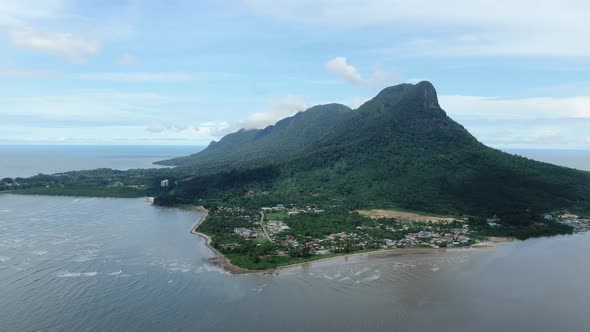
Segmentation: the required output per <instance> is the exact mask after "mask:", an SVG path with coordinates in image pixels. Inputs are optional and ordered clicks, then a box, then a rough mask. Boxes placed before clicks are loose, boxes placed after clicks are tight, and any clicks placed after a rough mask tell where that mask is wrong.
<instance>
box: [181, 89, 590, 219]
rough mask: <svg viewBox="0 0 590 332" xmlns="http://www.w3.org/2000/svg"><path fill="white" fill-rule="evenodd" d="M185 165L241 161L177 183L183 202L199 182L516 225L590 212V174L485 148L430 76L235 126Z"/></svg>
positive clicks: (200, 186)
mask: <svg viewBox="0 0 590 332" xmlns="http://www.w3.org/2000/svg"><path fill="white" fill-rule="evenodd" d="M180 161H182V163H183V164H184V165H191V166H192V167H194V168H195V169H198V168H199V167H201V166H205V167H210V166H211V165H215V164H217V165H226V166H227V165H228V163H235V164H234V165H235V166H234V167H233V171H231V172H226V173H221V174H220V175H219V176H220V177H221V178H222V179H221V180H220V179H219V178H217V179H216V180H215V181H214V182H211V180H212V177H211V176H207V177H203V176H201V177H199V176H196V177H190V178H189V179H187V180H185V181H180V182H179V185H178V187H177V188H175V190H174V192H173V195H176V196H177V197H178V198H180V199H181V200H191V199H194V198H196V197H197V198H198V197H201V196H204V195H208V194H207V192H206V191H203V190H204V189H203V188H206V187H208V186H210V185H211V184H212V183H213V184H214V186H219V188H221V189H220V190H222V191H226V192H232V193H234V194H235V193H240V192H245V191H249V190H252V191H256V190H259V191H260V190H265V191H269V192H272V193H273V196H275V197H280V198H281V199H283V198H287V199H290V200H295V199H297V200H300V201H307V202H309V203H314V202H329V201H331V202H341V203H342V204H346V205H347V207H349V208H351V209H356V208H387V207H392V208H405V209H412V210H420V211H428V212H435V213H448V214H469V215H478V216H492V215H498V216H501V217H502V218H503V219H505V220H508V221H509V222H510V223H514V224H518V223H525V222H528V219H526V218H525V217H526V216H527V215H530V213H531V211H535V213H536V212H538V213H541V212H547V211H554V210H557V209H584V210H590V173H588V172H583V171H578V170H574V169H569V168H565V167H560V166H555V165H551V164H547V163H541V162H537V161H533V160H529V159H526V158H523V157H519V156H515V155H510V154H507V153H504V152H501V151H499V150H496V149H493V148H489V147H487V146H485V145H484V144H482V143H480V142H479V141H478V140H477V139H476V138H474V137H473V136H472V135H471V134H470V133H469V132H468V131H467V130H466V129H465V128H464V127H463V126H461V125H460V124H458V123H457V122H455V121H453V120H452V119H451V118H450V117H448V116H447V114H446V113H445V111H444V110H443V109H442V108H441V107H440V105H439V103H438V98H437V94H436V90H435V89H434V87H433V86H432V84H430V83H429V82H420V83H418V84H415V85H412V84H401V85H397V86H393V87H389V88H386V89H384V90H383V91H381V92H380V93H379V94H378V95H377V96H376V97H374V98H373V99H371V100H370V101H368V102H366V103H365V104H363V105H362V106H361V107H359V108H358V109H356V110H350V109H348V108H346V107H344V106H342V105H327V106H318V107H316V108H312V109H310V110H307V111H306V112H303V113H299V114H297V115H296V116H294V117H291V118H287V119H284V120H282V121H279V122H278V123H277V124H276V125H275V126H271V127H268V128H266V129H263V130H256V131H239V132H237V133H234V134H230V135H228V136H226V137H224V138H223V139H222V140H221V141H220V142H218V143H212V144H211V145H210V146H209V147H208V148H207V149H206V150H204V151H202V152H200V153H197V154H195V155H193V156H190V157H186V159H180ZM176 163H179V162H178V160H177V162H176ZM219 170H222V171H227V170H228V168H219ZM213 178H215V176H213Z"/></svg>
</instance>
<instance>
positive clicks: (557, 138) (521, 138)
mask: <svg viewBox="0 0 590 332" xmlns="http://www.w3.org/2000/svg"><path fill="white" fill-rule="evenodd" d="M439 100H440V104H441V106H442V107H443V108H444V109H445V110H446V111H447V114H448V115H449V116H450V117H452V118H453V119H454V120H456V121H457V122H459V123H461V124H463V125H464V126H465V127H466V128H467V129H468V130H469V131H470V132H471V133H472V134H473V135H474V136H476V137H477V138H478V139H480V140H481V141H482V142H484V143H486V144H492V145H495V146H498V147H532V146H544V147H551V146H553V147H557V146H560V147H563V146H570V147H584V146H585V147H588V141H587V139H586V133H587V132H588V128H589V127H590V96H578V97H561V98H555V97H529V98H502V97H481V96H460V95H459V96H457V95H455V96H448V95H447V96H445V95H441V96H439Z"/></svg>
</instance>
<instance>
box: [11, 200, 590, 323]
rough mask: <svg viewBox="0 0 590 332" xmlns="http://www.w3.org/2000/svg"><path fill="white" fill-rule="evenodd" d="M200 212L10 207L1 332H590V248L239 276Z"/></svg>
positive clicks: (523, 248)
mask: <svg viewBox="0 0 590 332" xmlns="http://www.w3.org/2000/svg"><path fill="white" fill-rule="evenodd" d="M197 218H198V215H197V214H196V213H192V212H187V211H181V210H176V209H166V208H157V207H153V206H151V205H150V204H148V203H147V202H146V201H145V200H143V199H92V198H68V197H32V196H13V195H0V229H1V232H0V295H1V296H0V313H1V316H0V331H300V330H310V331H315V330H329V331H362V330H377V331H426V330H437V331H505V330H511V331H523V330H530V331H532V330H536V331H587V330H588V325H589V324H590V315H588V314H587V313H588V308H589V307H590V287H589V286H588V281H587V280H588V276H589V275H590V258H589V257H588V253H589V252H590V237H589V236H586V235H575V236H566V237H556V238H550V239H538V240H529V241H525V242H515V243H510V244H504V245H502V246H501V247H499V248H498V249H496V250H484V249H479V250H455V251H451V252H446V253H433V254H421V255H406V256H394V257H381V256H380V255H371V256H368V257H367V256H360V257H351V258H348V262H345V259H344V258H341V259H340V260H339V261H336V262H332V263H315V264H311V265H309V266H307V267H300V268H293V269H290V270H286V271H283V272H281V274H280V275H279V276H278V277H276V276H264V275H238V276H234V275H228V274H226V273H224V272H223V271H220V270H219V269H217V268H215V267H212V266H209V265H208V264H207V263H206V262H205V261H203V259H204V258H208V257H211V256H212V253H211V252H210V251H209V250H208V249H207V248H206V247H205V246H204V245H203V241H202V240H201V239H200V238H198V237H195V236H193V235H191V234H190V233H189V229H190V228H191V226H192V225H193V224H194V223H195V221H196V219H197Z"/></svg>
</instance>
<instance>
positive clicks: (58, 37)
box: [8, 28, 101, 63]
mask: <svg viewBox="0 0 590 332" xmlns="http://www.w3.org/2000/svg"><path fill="white" fill-rule="evenodd" d="M8 35H9V39H10V42H11V44H12V45H13V46H15V47H18V48H22V49H27V50H31V51H36V52H41V53H49V54H53V55H57V56H61V57H64V58H67V59H69V60H70V61H73V62H77V63H83V62H86V61H87V59H88V58H89V57H91V56H94V55H97V54H98V53H99V52H100V49H101V45H100V42H99V41H97V40H92V39H83V38H79V37H77V36H74V35H73V34H71V33H56V32H44V31H39V30H35V29H33V28H12V29H9V31H8Z"/></svg>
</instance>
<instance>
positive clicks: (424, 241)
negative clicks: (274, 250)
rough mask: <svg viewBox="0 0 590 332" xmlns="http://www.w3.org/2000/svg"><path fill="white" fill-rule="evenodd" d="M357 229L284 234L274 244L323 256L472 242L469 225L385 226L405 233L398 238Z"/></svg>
mask: <svg viewBox="0 0 590 332" xmlns="http://www.w3.org/2000/svg"><path fill="white" fill-rule="evenodd" d="M357 229H358V231H357V232H349V233H347V232H338V233H332V234H329V235H327V236H325V237H324V238H321V239H320V238H307V239H305V240H304V239H298V238H296V237H295V236H293V235H286V236H284V237H282V238H281V239H277V240H276V243H278V244H283V245H285V246H292V247H294V248H305V249H306V250H308V251H309V252H310V253H311V254H315V255H324V254H327V253H330V252H334V253H338V252H345V251H347V250H350V251H356V250H363V249H377V248H412V247H432V248H439V247H446V246H455V247H460V246H468V245H470V244H472V243H473V240H472V239H471V238H470V237H469V226H468V225H462V226H460V227H454V228H448V227H447V228H443V227H438V226H432V225H427V224H425V225H423V226H422V230H420V231H417V232H411V233H408V231H409V228H408V225H406V224H404V225H400V227H399V228H398V229H395V228H394V227H387V228H386V230H388V231H390V232H392V233H396V232H402V234H405V235H404V237H403V238H401V239H398V240H392V239H387V238H385V239H383V238H376V237H373V236H371V235H370V234H369V233H367V231H369V230H372V229H374V227H366V226H359V227H357Z"/></svg>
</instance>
